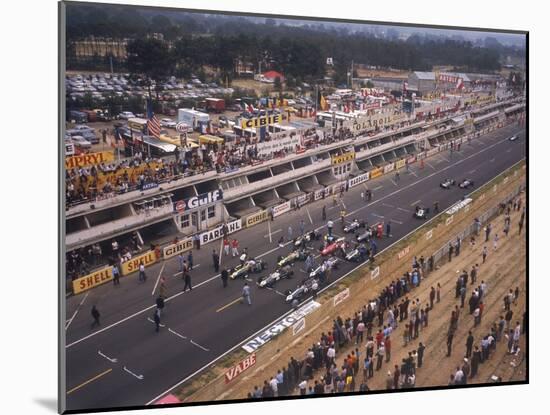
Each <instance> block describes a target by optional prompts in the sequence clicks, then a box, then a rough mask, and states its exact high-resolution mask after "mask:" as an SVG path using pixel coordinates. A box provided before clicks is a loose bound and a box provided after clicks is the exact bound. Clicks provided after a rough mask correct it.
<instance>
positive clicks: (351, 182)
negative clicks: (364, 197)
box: [348, 172, 370, 187]
mask: <svg viewBox="0 0 550 415" xmlns="http://www.w3.org/2000/svg"><path fill="white" fill-rule="evenodd" d="M369 177H370V174H369V172H366V173H363V174H360V175H359V176H355V177H354V178H353V179H349V180H348V186H349V187H354V186H357V185H359V184H361V183H364V182H366V181H367V180H369Z"/></svg>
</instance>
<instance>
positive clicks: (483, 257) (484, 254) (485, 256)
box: [481, 246, 487, 264]
mask: <svg viewBox="0 0 550 415" xmlns="http://www.w3.org/2000/svg"><path fill="white" fill-rule="evenodd" d="M481 257H482V259H483V261H482V264H485V260H486V259H487V247H486V246H484V247H483V250H482V251H481Z"/></svg>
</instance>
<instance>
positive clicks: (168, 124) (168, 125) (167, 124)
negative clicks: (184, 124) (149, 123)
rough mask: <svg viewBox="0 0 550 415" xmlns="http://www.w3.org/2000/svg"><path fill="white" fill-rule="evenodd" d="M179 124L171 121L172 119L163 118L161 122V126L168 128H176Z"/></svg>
mask: <svg viewBox="0 0 550 415" xmlns="http://www.w3.org/2000/svg"><path fill="white" fill-rule="evenodd" d="M176 125H177V122H175V121H173V120H171V119H170V118H163V119H161V120H160V126H161V127H166V128H176Z"/></svg>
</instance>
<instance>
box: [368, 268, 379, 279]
mask: <svg viewBox="0 0 550 415" xmlns="http://www.w3.org/2000/svg"><path fill="white" fill-rule="evenodd" d="M379 275H380V266H378V267H376V268H374V269H373V270H372V271H371V272H370V279H371V280H374V279H376V278H378V276H379Z"/></svg>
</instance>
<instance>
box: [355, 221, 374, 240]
mask: <svg viewBox="0 0 550 415" xmlns="http://www.w3.org/2000/svg"><path fill="white" fill-rule="evenodd" d="M375 232H376V225H373V226H367V227H366V229H365V231H364V232H363V233H360V234H359V235H357V236H356V237H355V239H357V242H365V241H368V240H369V239H371V238H372V237H373V235H374V234H375Z"/></svg>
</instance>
